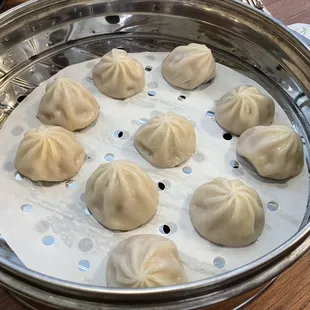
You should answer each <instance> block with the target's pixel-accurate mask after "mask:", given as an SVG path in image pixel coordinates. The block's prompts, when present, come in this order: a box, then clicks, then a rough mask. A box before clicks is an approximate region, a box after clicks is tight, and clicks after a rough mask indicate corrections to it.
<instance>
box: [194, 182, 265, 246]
mask: <svg viewBox="0 0 310 310" xmlns="http://www.w3.org/2000/svg"><path fill="white" fill-rule="evenodd" d="M190 218H191V221H192V223H193V225H194V227H195V229H196V230H197V231H198V233H199V234H200V235H202V236H203V237H204V238H206V239H207V240H209V241H211V242H214V243H217V244H220V245H224V246H231V247H239V246H245V245H248V244H250V243H252V242H254V241H255V240H256V239H257V238H258V237H259V235H260V234H261V232H262V230H263V228H264V223H265V214H264V210H263V207H262V202H261V199H260V197H259V196H258V194H257V192H256V191H255V190H254V189H252V188H250V187H248V186H246V185H244V184H243V183H242V182H241V181H239V180H227V179H225V178H215V179H214V180H213V181H211V182H208V183H205V184H203V185H201V186H200V187H198V189H197V190H196V191H195V193H194V195H193V198H192V200H191V204H190Z"/></svg>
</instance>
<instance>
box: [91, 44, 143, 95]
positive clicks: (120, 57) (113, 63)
mask: <svg viewBox="0 0 310 310" xmlns="http://www.w3.org/2000/svg"><path fill="white" fill-rule="evenodd" d="M93 80H94V83H95V85H96V87H97V88H98V90H99V91H101V92H102V93H103V94H105V95H107V96H109V97H112V98H116V99H125V98H129V97H132V96H133V95H136V94H137V93H139V92H140V91H142V90H143V88H144V84H145V81H144V68H143V66H142V65H141V63H140V62H139V61H137V60H136V59H134V58H131V57H129V56H128V54H127V52H126V51H124V50H121V49H117V48H113V49H112V50H111V51H110V52H108V53H107V54H105V55H103V57H102V58H101V59H100V62H99V63H98V64H97V65H96V66H95V67H94V69H93Z"/></svg>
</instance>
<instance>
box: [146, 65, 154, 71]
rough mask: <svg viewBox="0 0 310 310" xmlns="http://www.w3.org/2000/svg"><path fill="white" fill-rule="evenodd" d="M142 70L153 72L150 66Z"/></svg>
mask: <svg viewBox="0 0 310 310" xmlns="http://www.w3.org/2000/svg"><path fill="white" fill-rule="evenodd" d="M144 70H145V71H147V72H150V71H152V70H153V68H152V66H146V67H145V68H144Z"/></svg>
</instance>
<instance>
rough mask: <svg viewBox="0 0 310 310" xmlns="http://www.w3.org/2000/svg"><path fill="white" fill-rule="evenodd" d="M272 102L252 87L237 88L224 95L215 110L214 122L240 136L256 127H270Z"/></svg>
mask: <svg viewBox="0 0 310 310" xmlns="http://www.w3.org/2000/svg"><path fill="white" fill-rule="evenodd" d="M274 110H275V106H274V102H273V99H272V98H271V97H268V96H266V95H264V94H263V93H261V92H260V90H259V89H257V88H256V87H253V86H246V85H244V86H239V87H237V88H234V89H233V90H231V91H229V92H228V93H226V94H225V95H224V96H223V97H222V98H221V100H220V102H219V104H217V106H216V108H215V118H216V121H217V122H218V123H219V124H220V126H222V127H223V128H224V129H225V130H227V131H228V132H230V133H232V134H234V135H237V136H239V135H241V134H242V133H243V132H244V131H245V130H247V129H249V128H252V127H254V126H258V125H265V126H266V125H270V124H271V123H272V121H273V117H274Z"/></svg>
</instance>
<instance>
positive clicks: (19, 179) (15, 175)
mask: <svg viewBox="0 0 310 310" xmlns="http://www.w3.org/2000/svg"><path fill="white" fill-rule="evenodd" d="M14 178H15V180H17V181H21V180H22V179H23V178H24V177H23V176H22V175H21V174H20V173H19V172H18V171H16V172H15V173H14Z"/></svg>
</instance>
